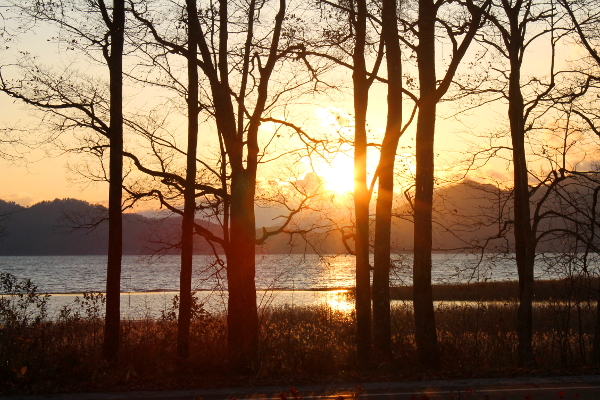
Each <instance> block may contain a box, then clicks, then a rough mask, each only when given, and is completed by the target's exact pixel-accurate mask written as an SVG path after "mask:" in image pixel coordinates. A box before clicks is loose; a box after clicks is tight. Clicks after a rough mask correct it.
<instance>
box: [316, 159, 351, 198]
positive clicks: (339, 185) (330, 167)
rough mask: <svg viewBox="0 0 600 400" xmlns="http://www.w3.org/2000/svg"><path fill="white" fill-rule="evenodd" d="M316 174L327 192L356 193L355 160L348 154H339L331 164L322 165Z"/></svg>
mask: <svg viewBox="0 0 600 400" xmlns="http://www.w3.org/2000/svg"><path fill="white" fill-rule="evenodd" d="M315 172H316V173H317V175H319V176H320V177H321V179H322V180H323V184H324V186H325V189H326V190H327V191H331V192H335V193H338V194H348V193H351V192H353V191H354V160H353V159H352V158H351V157H350V156H348V155H346V154H338V155H336V156H335V158H334V159H333V160H331V162H329V163H322V164H321V165H319V168H318V170H317V171H315Z"/></svg>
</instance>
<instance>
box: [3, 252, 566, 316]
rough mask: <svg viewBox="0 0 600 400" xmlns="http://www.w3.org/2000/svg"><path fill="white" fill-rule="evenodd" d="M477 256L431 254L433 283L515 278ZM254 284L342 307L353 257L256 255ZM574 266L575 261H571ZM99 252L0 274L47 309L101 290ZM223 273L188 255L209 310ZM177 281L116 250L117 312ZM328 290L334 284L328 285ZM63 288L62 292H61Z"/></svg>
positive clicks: (19, 264)
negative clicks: (25, 286)
mask: <svg viewBox="0 0 600 400" xmlns="http://www.w3.org/2000/svg"><path fill="white" fill-rule="evenodd" d="M485 257H486V258H485V259H483V260H481V259H480V258H479V257H478V256H475V255H465V254H434V255H433V282H434V283H458V282H472V281H477V280H496V281H499V280H516V279H517V275H516V266H515V262H514V258H513V256H512V255H510V254H508V255H506V254H494V255H492V254H490V255H486V256H485ZM256 261H257V276H256V284H257V288H258V289H259V290H260V291H259V293H258V299H259V304H261V305H271V304H274V305H283V304H287V305H290V304H298V305H303V304H318V303H327V304H328V305H329V306H331V307H333V308H336V309H350V308H351V304H350V301H351V299H350V298H349V297H348V296H347V295H346V293H347V291H346V290H342V289H344V288H350V287H353V286H354V257H352V256H347V255H335V256H333V255H330V256H321V257H320V256H317V255H260V256H257V257H256ZM569 267H570V266H568V265H566V264H565V262H564V261H563V260H557V259H555V258H553V256H546V257H540V259H538V261H537V262H536V277H537V278H542V279H544V278H546V279H547V278H557V277H561V276H564V274H565V271H567V272H568V268H569ZM411 268H412V255H402V256H395V259H394V268H393V272H392V277H391V284H392V285H393V286H400V285H407V284H411V283H412V279H411ZM571 268H575V267H571ZM105 269H106V256H5V257H0V272H10V273H11V274H14V275H16V276H17V277H19V278H30V279H31V280H32V281H33V283H34V284H36V285H38V287H39V289H40V291H42V292H48V293H54V294H61V295H54V296H52V298H51V301H52V307H51V309H52V310H54V311H55V312H56V310H57V309H58V308H59V307H60V306H62V305H64V304H69V303H72V301H73V300H74V298H75V294H79V293H82V292H86V291H103V290H104V287H105ZM225 277H226V272H225V269H224V268H223V267H220V266H219V264H218V263H216V262H215V258H214V257H212V256H195V257H194V272H193V287H194V288H195V290H198V291H199V293H198V296H199V297H200V299H201V300H202V301H203V302H204V303H205V304H206V305H207V307H208V308H209V309H213V310H222V309H224V306H225V304H226V296H227V293H226V289H227V280H226V278H225ZM178 286H179V256H163V257H153V258H150V257H140V256H124V257H123V269H122V291H123V292H124V294H123V297H122V304H123V312H124V314H125V315H127V316H130V317H131V316H134V317H141V316H143V315H145V314H150V315H154V316H155V315H156V314H157V313H158V311H157V310H160V309H165V308H167V307H168V306H169V305H170V304H171V299H172V297H173V295H174V294H175V293H174V292H176V291H177V290H178ZM335 289H338V290H337V291H335ZM65 294H66V295H65Z"/></svg>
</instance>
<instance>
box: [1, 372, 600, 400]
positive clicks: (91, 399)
mask: <svg viewBox="0 0 600 400" xmlns="http://www.w3.org/2000/svg"><path fill="white" fill-rule="evenodd" d="M289 389H290V388H281V387H257V388H226V389H213V390H182V391H169V392H121V393H117V392H110V393H72V394H68V393H67V394H60V395H42V396H4V397H0V398H1V399H3V400H232V399H236V400H237V399H253V400H272V399H280V400H281V399H284V400H285V399H288V400H293V399H294V396H293V394H291V393H290V392H289ZM296 389H297V390H298V394H297V396H298V399H300V398H302V399H306V400H309V399H311V400H313V399H331V400H338V399H339V400H342V399H344V400H353V399H356V400H368V399H372V400H428V399H429V400H441V399H444V400H457V399H460V400H517V399H518V400H557V399H563V400H600V376H593V375H590V376H569V377H552V378H510V379H478V380H447V381H419V382H381V383H364V384H360V389H357V385H350V384H343V385H320V386H316V385H315V386H299V387H297V388H296ZM561 396H562V397H561Z"/></svg>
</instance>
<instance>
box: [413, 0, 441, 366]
mask: <svg viewBox="0 0 600 400" xmlns="http://www.w3.org/2000/svg"><path fill="white" fill-rule="evenodd" d="M435 18H436V7H435V5H434V3H433V1H432V0H419V20H418V28H419V45H418V47H417V57H418V69H419V85H420V100H419V116H418V119H417V135H416V162H417V171H416V180H415V203H414V265H413V304H414V313H415V339H416V342H417V351H418V354H419V362H420V363H421V364H422V365H425V366H429V367H435V366H437V364H438V357H437V334H436V330H435V314H434V310H433V296H432V289H431V250H432V231H431V229H432V222H431V218H432V207H433V180H434V134H435V118H436V104H437V98H436V76H435Z"/></svg>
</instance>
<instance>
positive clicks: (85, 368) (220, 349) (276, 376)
mask: <svg viewBox="0 0 600 400" xmlns="http://www.w3.org/2000/svg"><path fill="white" fill-rule="evenodd" d="M594 311H595V310H594V309H593V307H589V306H588V305H587V304H579V305H574V304H573V305H571V306H567V305H565V304H556V303H552V302H547V303H544V304H543V305H540V306H537V307H536V308H535V314H534V317H535V330H536V334H535V337H534V345H535V348H536V352H537V355H538V359H537V360H538V363H539V368H540V369H541V370H546V371H555V370H581V369H582V368H585V367H586V364H587V359H588V357H589V353H590V350H591V340H592V332H593V324H594V322H595V319H594ZM515 313H516V305H515V304H514V303H506V304H502V303H497V304H495V303H494V304H491V305H490V304H488V305H481V304H480V305H479V306H478V305H477V304H471V305H464V304H463V305H460V306H457V305H441V306H440V307H438V309H437V311H436V318H437V326H438V338H439V343H440V351H441V361H442V362H441V367H440V369H439V370H438V371H434V372H431V371H430V372H426V371H422V370H420V369H419V367H418V366H417V365H416V364H415V360H416V349H415V343H414V337H413V314H412V307H411V306H410V305H409V304H402V303H401V304H398V305H397V306H395V307H394V308H393V309H392V324H393V352H394V359H393V361H392V362H390V363H384V362H382V361H381V360H374V364H373V368H372V370H371V371H370V372H367V373H365V374H366V375H365V374H363V375H361V376H363V378H364V379H369V377H370V376H377V377H379V378H382V379H397V380H398V379H399V380H402V379H414V378H415V377H416V378H421V377H423V376H424V375H423V374H424V373H427V374H428V375H425V376H429V377H467V376H468V377H482V376H497V375H498V374H500V375H504V374H509V375H510V374H514V373H522V372H523V371H521V372H519V371H518V370H516V369H515V365H516V348H517V339H516V334H515V333H514V326H515V325H514V320H515ZM176 329H177V323H176V321H173V320H168V319H154V320H152V319H149V320H142V321H139V320H138V321H124V323H123V328H122V333H123V336H122V342H121V357H120V365H119V367H118V368H116V369H114V368H108V367H107V366H106V365H105V364H104V363H103V362H102V361H100V360H101V344H102V330H103V324H102V321H101V320H99V319H88V318H81V319H73V320H70V321H65V320H63V321H55V322H40V323H37V324H34V325H31V326H21V327H17V326H12V327H9V326H6V325H5V326H3V327H2V329H1V330H0V359H2V360H6V362H5V363H3V364H2V365H1V366H0V387H1V388H3V389H2V393H3V394H8V393H15V392H20V393H23V392H54V391H65V390H98V389H116V388H120V389H141V388H144V389H152V388H185V387H195V386H211V385H240V384H255V383H261V384H265V383H270V384H279V382H287V383H281V384H284V385H287V384H289V383H294V382H296V384H298V383H299V382H307V381H308V382H314V381H321V382H329V381H331V382H332V381H337V380H355V379H356V374H357V372H359V371H357V370H356V368H355V367H356V366H355V363H354V359H355V354H354V329H355V328H354V318H353V315H352V314H351V313H342V312H337V311H333V310H332V309H330V308H328V307H326V306H311V307H300V308H293V309H292V308H290V307H279V308H269V309H264V310H262V312H261V336H260V353H259V356H258V358H257V359H256V373H255V374H254V375H252V376H250V377H240V376H235V375H232V374H230V372H229V370H228V368H227V353H226V319H225V316H223V315H208V314H203V315H202V316H201V317H199V318H196V319H195V321H194V322H193V324H192V338H191V343H192V346H191V356H190V359H189V360H187V361H186V362H182V361H181V360H179V359H177V358H176V356H175V353H176V348H175V343H176ZM365 377H366V378H365Z"/></svg>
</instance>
